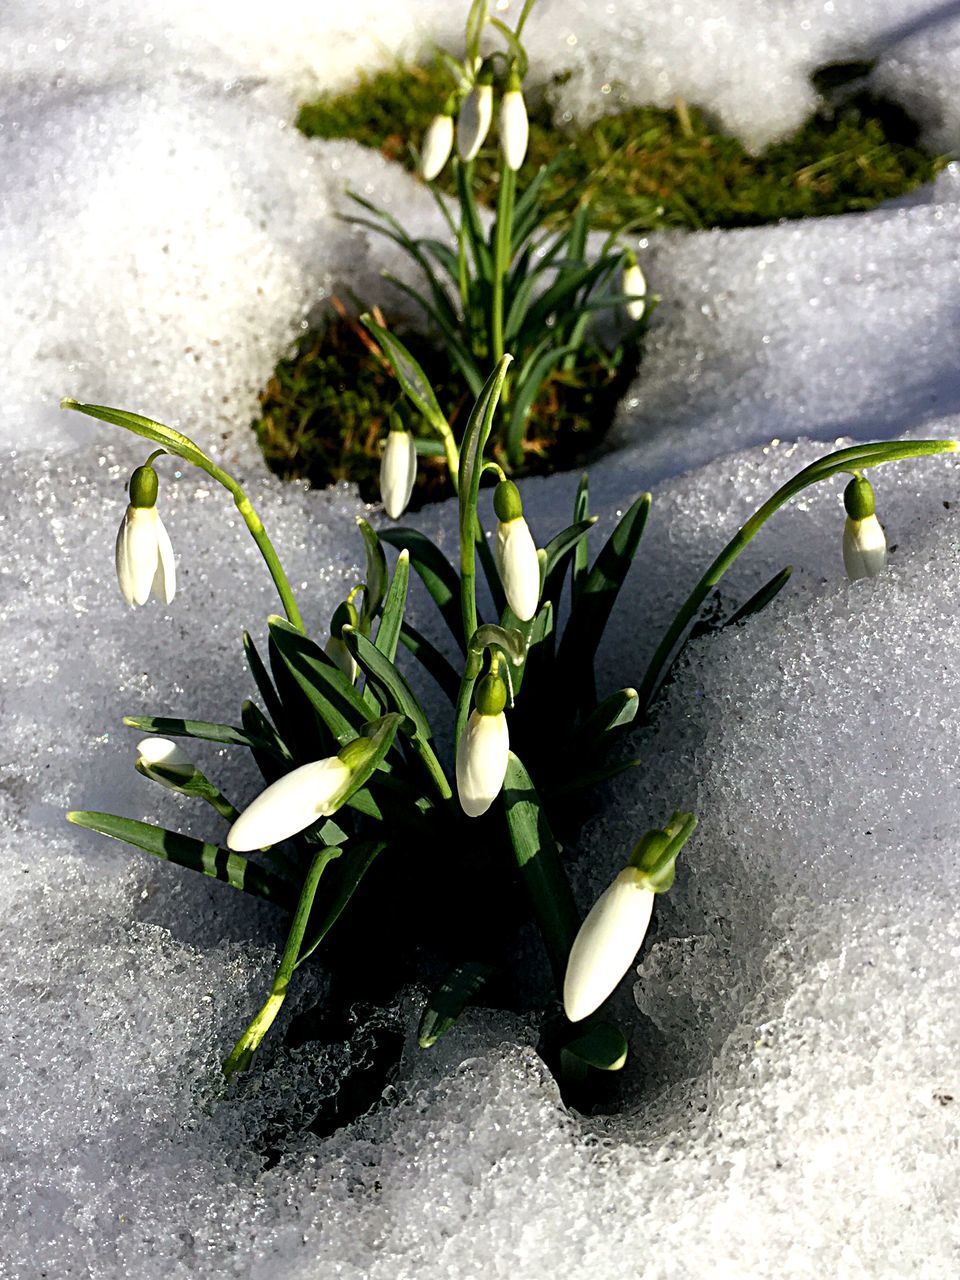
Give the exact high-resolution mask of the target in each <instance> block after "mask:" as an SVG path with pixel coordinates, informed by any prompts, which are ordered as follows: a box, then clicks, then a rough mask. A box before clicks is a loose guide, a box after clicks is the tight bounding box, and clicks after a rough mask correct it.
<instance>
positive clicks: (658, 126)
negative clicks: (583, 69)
mask: <svg viewBox="0 0 960 1280" xmlns="http://www.w3.org/2000/svg"><path fill="white" fill-rule="evenodd" d="M448 89H449V82H448V80H447V79H446V76H445V72H444V71H443V69H442V67H440V66H431V67H405V66H400V65H398V66H395V67H392V68H390V69H388V70H385V71H380V72H377V73H376V74H375V75H370V76H366V77H364V78H362V79H361V81H360V82H359V83H358V84H357V85H356V87H355V88H353V89H351V90H349V91H347V92H345V93H340V94H331V95H325V96H324V97H322V98H320V99H318V100H317V101H316V102H313V103H310V104H309V105H307V106H305V107H303V108H302V110H301V112H300V116H299V119H298V125H299V127H300V128H301V129H302V130H303V131H304V133H306V134H308V135H309V136H311V137H320V138H353V139H355V140H356V141H357V142H361V143H363V144H364V145H365V146H370V147H377V148H379V149H380V150H382V151H383V152H384V154H385V155H387V156H388V157H390V158H391V159H395V160H398V161H400V162H401V163H403V164H405V165H407V166H408V167H412V165H413V161H412V157H411V154H410V150H409V143H410V142H414V143H417V144H419V141H420V139H421V138H422V136H423V133H424V131H425V130H426V127H427V125H428V124H429V122H430V119H431V118H432V116H433V115H434V113H435V112H436V110H437V108H438V107H439V106H440V105H441V104H442V102H443V101H444V98H445V97H446V94H447V92H448ZM549 98H550V92H549V91H548V92H547V93H546V94H541V95H540V96H539V99H534V100H532V101H531V103H530V125H531V127H530V148H529V152H528V158H527V162H526V165H525V166H524V172H525V173H528V174H529V173H533V172H534V171H535V170H536V168H537V167H539V166H540V165H541V164H544V163H546V162H548V161H550V160H552V159H553V158H554V157H555V156H556V155H557V154H559V153H563V155H564V159H563V162H562V163H561V164H560V166H559V168H558V171H557V173H556V174H555V176H554V178H553V180H552V184H551V189H550V191H549V194H548V198H550V197H554V198H560V197H562V196H563V195H564V194H565V193H572V192H576V193H577V195H578V196H580V195H586V196H587V198H588V199H589V200H590V203H591V221H592V222H593V224H594V225H595V226H599V227H605V228H613V227H618V226H622V225H624V224H625V223H628V222H629V223H635V222H638V223H639V224H640V226H641V227H644V228H652V227H658V226H673V227H689V228H702V227H745V226H759V225H762V224H764V223H769V222H777V221H780V220H781V219H784V218H806V217H818V216H822V215H824V214H832V213H845V212H849V211H852V210H863V209H870V208H873V207H874V206H875V205H877V204H879V203H880V202H881V201H883V200H887V199H889V198H891V197H892V196H898V195H902V194H904V193H905V192H907V191H911V190H913V189H914V188H915V187H917V186H918V185H920V184H921V183H923V182H926V181H928V180H929V179H930V178H932V177H933V176H934V175H935V174H936V173H937V172H938V170H939V169H940V168H942V166H943V163H944V162H943V160H942V159H941V158H938V157H932V156H929V155H927V154H926V153H925V152H924V151H923V150H922V149H921V148H920V147H918V145H917V138H916V130H915V129H914V127H913V126H912V124H911V122H910V121H909V119H908V118H907V117H906V116H905V115H904V113H903V112H902V111H900V110H899V109H898V108H896V107H894V106H892V104H890V103H885V102H881V101H878V100H876V99H873V98H870V97H869V96H867V95H865V94H859V95H854V96H853V97H851V98H849V99H848V100H847V101H846V103H845V104H844V105H843V106H841V107H839V108H837V109H836V110H833V111H826V110H824V111H823V112H821V113H819V114H817V115H815V116H814V117H812V118H811V119H810V120H809V121H808V122H807V123H806V124H805V125H804V126H803V127H802V128H801V129H800V130H799V131H798V132H797V133H795V134H794V135H793V136H792V137H790V138H788V139H786V140H785V141H784V142H780V143H776V144H775V145H774V146H772V147H769V148H767V150H766V151H764V152H762V153H761V154H760V155H751V154H750V153H749V152H748V151H746V150H745V149H744V147H743V145H742V144H741V143H740V142H738V141H737V140H736V139H735V138H732V137H730V136H728V135H726V134H723V133H719V132H717V131H716V130H715V129H714V128H713V127H712V126H711V124H710V122H709V120H708V118H707V117H706V116H705V115H704V113H703V112H701V111H698V110H697V109H695V108H690V109H686V108H683V109H682V110H681V112H680V113H679V114H678V112H677V111H666V110H662V109H660V108H658V107H631V108H629V109H628V110H625V111H623V112H620V113H618V114H610V115H605V116H603V117H601V118H600V119H599V120H597V121H596V122H595V123H594V124H592V125H590V126H588V127H586V128H578V127H577V126H576V125H575V124H574V125H571V126H569V127H568V128H567V129H564V130H561V129H558V128H556V126H555V125H554V124H553V122H552V117H551V113H550V109H549V105H548V104H549ZM477 176H478V181H479V183H480V193H481V198H482V199H485V200H486V201H487V202H488V203H490V202H492V200H493V199H494V197H495V193H496V167H495V155H494V152H493V150H492V149H491V150H490V151H489V153H488V154H485V155H481V157H480V160H479V161H478V164H477ZM445 181H449V175H447V174H444V175H441V179H440V184H441V185H443V183H444V182H445ZM522 181H523V175H521V183H522Z"/></svg>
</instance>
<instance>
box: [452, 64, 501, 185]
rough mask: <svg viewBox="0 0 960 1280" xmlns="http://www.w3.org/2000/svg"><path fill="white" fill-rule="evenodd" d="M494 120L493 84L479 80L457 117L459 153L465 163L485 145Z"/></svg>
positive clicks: (465, 99)
mask: <svg viewBox="0 0 960 1280" xmlns="http://www.w3.org/2000/svg"><path fill="white" fill-rule="evenodd" d="M492 120H493V85H492V84H487V83H485V82H483V81H482V80H478V81H477V82H476V84H475V85H474V86H473V88H472V89H471V90H470V92H469V93H468V94H467V96H466V98H464V100H463V105H462V106H461V108H460V114H459V116H458V117H457V153H458V155H459V156H460V159H461V160H462V161H463V162H464V163H465V164H466V162H467V161H468V160H472V159H473V158H474V157H475V156H476V154H477V152H478V151H479V150H480V148H481V147H482V146H483V143H484V139H485V138H486V136H487V134H488V133H489V131H490V124H491V121H492Z"/></svg>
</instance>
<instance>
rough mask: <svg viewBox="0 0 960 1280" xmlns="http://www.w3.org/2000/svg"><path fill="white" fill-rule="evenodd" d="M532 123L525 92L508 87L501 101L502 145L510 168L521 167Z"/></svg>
mask: <svg viewBox="0 0 960 1280" xmlns="http://www.w3.org/2000/svg"><path fill="white" fill-rule="evenodd" d="M529 138H530V124H529V121H528V120H527V106H526V103H525V102H524V100H523V92H522V91H521V90H520V89H519V88H516V89H508V90H507V92H506V93H505V94H504V95H503V101H502V102H501V103H500V146H501V147H502V148H503V158H504V161H505V162H506V166H507V168H508V169H514V170H516V169H519V168H520V166H521V165H522V164H523V161H524V158H525V157H526V154H527V142H528V140H529Z"/></svg>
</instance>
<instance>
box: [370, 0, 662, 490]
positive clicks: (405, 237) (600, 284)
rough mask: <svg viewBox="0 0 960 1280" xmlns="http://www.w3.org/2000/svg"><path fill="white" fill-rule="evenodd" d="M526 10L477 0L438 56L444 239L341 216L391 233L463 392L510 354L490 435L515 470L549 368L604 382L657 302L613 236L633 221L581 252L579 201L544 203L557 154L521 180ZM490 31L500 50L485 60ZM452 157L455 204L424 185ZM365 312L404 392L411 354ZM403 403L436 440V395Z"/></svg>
mask: <svg viewBox="0 0 960 1280" xmlns="http://www.w3.org/2000/svg"><path fill="white" fill-rule="evenodd" d="M532 7H533V0H527V3H526V4H525V5H524V6H523V8H522V10H521V12H520V15H519V18H518V21H517V26H516V29H515V30H511V29H510V28H509V27H507V25H506V24H505V23H503V22H502V21H501V20H500V19H499V18H495V17H490V16H489V15H488V13H487V3H486V0H473V3H472V5H471V6H470V12H469V16H468V19H467V27H466V55H465V57H464V60H463V62H462V63H461V62H458V61H457V60H456V59H454V58H452V57H450V56H449V55H447V56H446V62H447V65H448V67H449V69H450V73H451V83H452V88H451V92H450V95H449V97H448V99H447V101H446V102H445V103H444V104H442V106H441V109H440V110H439V112H438V114H437V115H436V117H435V118H434V120H433V122H432V123H431V125H430V127H429V129H428V130H427V133H426V136H425V138H424V140H423V147H422V150H421V153H420V165H419V168H420V172H421V175H422V176H423V178H424V179H425V180H426V182H427V185H428V187H429V189H430V191H431V193H432V194H433V196H434V199H435V201H436V203H437V207H438V208H439V210H440V212H441V214H442V216H443V219H444V221H445V223H446V225H447V227H448V230H449V232H450V239H449V241H443V240H438V239H436V238H433V237H421V236H415V235H412V234H411V233H409V232H408V231H407V230H406V229H405V228H404V227H403V225H402V224H401V223H400V222H399V221H398V220H397V219H396V218H395V217H393V215H392V214H391V213H389V212H388V211H387V210H385V209H382V208H380V207H379V206H377V205H376V204H374V203H373V202H372V201H370V200H368V199H367V198H366V197H364V196H361V195H358V194H356V193H351V199H352V200H353V201H354V202H355V203H356V204H357V205H358V206H359V207H360V209H361V210H362V213H360V214H357V215H356V216H353V217H349V218H347V221H348V222H351V223H354V224H356V225H359V226H362V227H365V228H367V229H368V230H372V231H374V232H377V233H379V234H382V235H384V236H387V237H388V238H389V239H390V240H392V241H393V242H394V243H395V244H396V245H397V246H398V247H399V248H400V249H401V250H402V251H403V252H404V253H405V254H407V255H408V256H409V257H410V258H411V259H412V260H413V262H414V263H415V264H416V267H417V268H418V270H419V272H420V274H421V276H422V279H423V287H420V288H415V287H413V286H411V285H409V284H407V283H405V282H404V281H402V280H399V279H397V278H396V276H394V275H392V274H391V273H385V276H386V278H387V279H388V280H389V281H391V283H392V284H393V285H394V286H395V287H396V288H397V289H399V290H400V291H401V292H402V293H403V294H405V295H406V296H407V297H409V298H410V299H412V300H413V301H414V302H415V303H416V305H417V308H418V309H419V311H420V312H421V313H422V316H423V319H424V321H425V322H426V324H427V326H428V327H429V328H430V329H432V331H433V333H434V335H435V336H436V337H437V339H438V340H439V342H440V344H441V346H442V348H443V350H444V351H445V352H446V354H447V356H448V358H449V360H450V362H451V365H452V366H453V369H454V370H455V371H456V373H457V374H458V375H459V376H460V377H461V378H462V379H463V382H464V384H465V385H466V387H467V388H468V389H469V392H470V394H471V395H472V396H473V397H476V396H478V395H479V394H480V390H481V388H482V386H483V383H484V379H485V377H486V373H487V371H488V370H489V369H490V367H491V366H492V365H494V364H496V363H497V362H498V361H499V360H501V359H502V357H503V355H504V353H505V352H507V351H509V352H510V353H511V354H512V355H513V357H514V363H513V367H512V368H511V369H510V371H509V373H508V374H507V377H506V379H505V381H504V385H503V392H502V403H503V412H502V413H501V414H500V415H499V417H498V422H497V427H496V431H495V435H494V439H493V441H492V447H493V448H494V450H495V452H496V454H497V457H498V460H499V461H500V462H501V463H502V464H503V465H504V466H505V467H507V468H508V469H510V470H512V471H517V470H519V469H521V468H522V467H523V465H524V455H525V440H526V431H527V423H528V419H529V417H530V413H531V410H532V409H533V407H534V404H535V402H536V400H537V397H538V396H539V395H540V393H541V391H542V389H543V387H544V385H545V383H546V382H547V381H548V380H550V379H553V378H556V377H561V378H565V379H566V380H567V381H568V382H572V383H577V382H578V381H580V382H581V383H582V382H587V383H589V382H590V381H591V379H596V378H597V376H598V372H597V371H599V377H600V378H602V379H606V380H610V379H612V378H613V377H614V376H615V374H616V372H617V370H618V369H619V368H620V366H621V364H622V362H623V360H624V357H625V355H626V354H627V353H628V352H631V351H636V349H637V344H638V342H639V339H640V335H641V333H642V332H643V329H644V328H645V327H646V325H647V323H648V321H649V318H650V315H651V313H652V310H653V307H654V305H655V303H656V301H657V299H656V298H654V297H652V296H648V291H647V284H646V280H645V278H644V275H643V272H642V270H641V268H640V266H639V263H638V262H637V257H636V253H635V252H634V251H633V249H631V248H629V247H628V246H626V245H625V244H624V243H623V237H624V236H625V235H626V234H627V233H628V232H629V230H630V227H622V228H621V229H620V230H619V231H618V232H613V233H611V234H610V235H608V236H607V238H606V240H605V242H604V243H603V244H602V245H601V247H600V249H599V251H598V252H597V253H596V254H595V255H591V253H590V252H589V249H588V243H587V238H588V233H589V229H590V207H589V204H588V203H587V202H584V201H578V200H577V199H576V197H573V200H572V207H571V200H569V199H568V198H567V197H558V198H554V199H552V200H551V201H549V202H545V200H544V198H543V197H544V192H545V190H546V188H547V184H548V182H549V179H550V176H551V174H552V172H553V171H554V170H555V169H556V168H557V167H558V166H559V164H561V163H562V159H563V157H562V155H561V156H560V157H558V158H557V160H556V161H555V162H554V163H553V164H552V165H545V166H542V167H541V168H540V169H539V171H538V172H537V173H536V174H534V175H533V176H532V177H531V178H530V179H529V181H528V182H527V183H526V185H525V186H523V187H521V186H520V185H519V183H518V174H519V173H520V172H521V170H522V168H523V165H524V160H525V157H526V151H527V139H528V123H527V112H526V106H525V103H524V94H523V80H524V78H525V76H526V74H527V69H528V59H527V53H526V50H525V49H524V46H523V43H522V40H521V36H522V34H523V28H524V24H525V23H526V20H527V17H528V16H529V13H530V10H531V8H532ZM486 33H492V35H493V37H494V38H496V39H499V40H500V41H501V42H502V43H503V44H504V48H503V49H499V50H494V51H492V52H488V53H487V54H486V55H484V54H483V52H482V49H483V48H484V47H485V45H484V39H485V35H486ZM498 94H499V103H500V105H499V111H496V110H495V106H496V98H497V95H498ZM495 115H496V116H497V119H498V133H499V147H498V161H497V173H498V184H497V206H496V211H495V215H494V217H493V219H492V221H491V222H490V223H489V227H488V228H485V225H484V218H483V216H482V214H481V210H480V206H479V204H478V201H477V196H476V190H475V188H476V183H475V179H474V164H475V160H476V157H477V155H478V153H479V152H480V150H481V148H482V147H483V146H484V145H485V144H486V142H487V138H488V134H489V132H490V129H491V126H492V123H493V120H494V116H495ZM448 164H449V165H450V166H452V168H453V170H454V174H455V179H456V189H457V199H456V201H455V202H453V203H452V204H449V203H448V201H447V200H446V199H445V197H444V196H443V195H442V194H441V193H440V192H439V191H438V190H437V189H436V186H435V185H434V182H433V180H434V179H435V178H436V177H437V176H438V175H439V174H440V173H441V172H442V171H443V169H444V168H445V167H446V166H447V165H448ZM604 312H608V313H617V312H619V313H620V315H621V316H622V323H621V325H620V332H619V335H618V336H615V337H610V338H609V340H605V339H602V338H601V337H600V336H599V335H598V333H597V331H596V328H595V326H594V325H593V320H594V318H595V317H596V316H598V315H600V314H602V313H604ZM363 320H364V323H365V324H366V325H367V327H368V329H369V330H370V332H371V333H372V334H373V336H374V337H375V338H376V339H377V341H378V342H379V344H380V346H381V349H382V351H383V353H384V355H385V356H386V357H387V359H388V360H389V361H390V362H391V363H392V365H393V368H394V372H395V373H396V375H397V377H398V378H399V380H400V382H401V383H402V384H403V385H404V388H405V389H408V387H409V383H410V382H411V380H412V379H411V366H412V365H414V364H415V362H414V361H413V360H412V357H411V355H410V353H409V351H408V350H407V349H406V347H405V346H404V345H403V344H402V343H401V342H400V341H399V339H398V338H396V336H394V335H390V334H387V333H386V332H385V330H384V327H383V326H382V325H381V324H378V323H376V322H375V321H374V320H373V318H372V317H371V316H369V315H368V316H364V317H363ZM413 380H414V381H415V379H413ZM413 403H414V408H415V410H416V412H417V413H419V414H420V415H421V417H422V419H423V421H425V422H426V424H427V426H428V427H430V428H432V429H436V430H438V431H439V432H440V434H441V437H443V436H444V433H445V432H447V431H448V430H449V428H448V427H447V426H446V422H445V419H444V416H443V414H442V413H441V412H440V410H439V408H438V406H437V405H436V403H435V400H434V402H433V403H430V402H425V401H424V400H423V398H422V397H414V400H413ZM441 423H442V424H443V425H440V424H441ZM388 443H389V442H388ZM428 443H429V442H428Z"/></svg>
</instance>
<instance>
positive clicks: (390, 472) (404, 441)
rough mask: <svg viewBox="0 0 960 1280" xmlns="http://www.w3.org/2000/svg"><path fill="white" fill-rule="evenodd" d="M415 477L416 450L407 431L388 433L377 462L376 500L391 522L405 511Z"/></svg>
mask: <svg viewBox="0 0 960 1280" xmlns="http://www.w3.org/2000/svg"><path fill="white" fill-rule="evenodd" d="M416 478H417V450H416V446H415V445H414V443H413V436H412V435H411V434H410V432H409V431H391V432H390V433H389V435H388V436H387V443H386V445H385V446H384V450H383V457H382V458H381V460H380V497H381V499H382V500H383V507H384V510H385V511H386V513H387V515H388V516H389V517H390V519H391V520H396V519H397V518H398V517H399V516H402V515H403V513H404V511H405V510H406V506H407V503H408V502H409V501H410V495H411V494H412V493H413V483H414V481H415V480H416Z"/></svg>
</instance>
